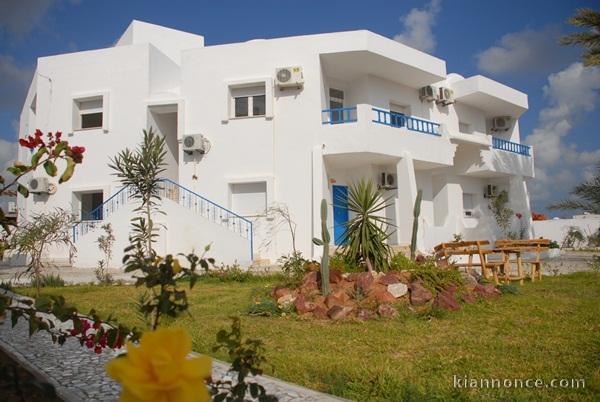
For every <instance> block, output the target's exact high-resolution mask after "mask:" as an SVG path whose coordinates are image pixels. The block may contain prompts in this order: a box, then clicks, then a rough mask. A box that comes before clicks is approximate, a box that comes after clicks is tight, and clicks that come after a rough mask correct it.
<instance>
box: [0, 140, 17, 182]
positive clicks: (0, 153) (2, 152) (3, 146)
mask: <svg viewBox="0 0 600 402" xmlns="http://www.w3.org/2000/svg"><path fill="white" fill-rule="evenodd" d="M16 155H17V143H16V142H15V141H7V140H5V139H3V138H0V170H1V173H0V175H2V176H4V177H6V176H7V175H10V173H8V172H6V168H7V167H9V166H12V164H13V163H14V162H15V158H16Z"/></svg>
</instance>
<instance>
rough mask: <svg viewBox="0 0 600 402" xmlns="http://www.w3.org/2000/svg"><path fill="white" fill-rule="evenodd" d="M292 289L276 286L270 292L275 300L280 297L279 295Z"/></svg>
mask: <svg viewBox="0 0 600 402" xmlns="http://www.w3.org/2000/svg"><path fill="white" fill-rule="evenodd" d="M291 293H292V290H291V289H290V288H286V287H283V286H276V287H275V289H273V292H272V293H271V295H272V296H273V298H274V299H275V300H278V299H280V298H281V297H283V296H285V295H287V294H291Z"/></svg>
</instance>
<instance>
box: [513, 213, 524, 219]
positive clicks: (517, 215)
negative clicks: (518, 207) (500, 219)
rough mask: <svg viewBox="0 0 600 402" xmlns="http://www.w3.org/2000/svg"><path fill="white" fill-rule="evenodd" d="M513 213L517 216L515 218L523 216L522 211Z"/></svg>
mask: <svg viewBox="0 0 600 402" xmlns="http://www.w3.org/2000/svg"><path fill="white" fill-rule="evenodd" d="M515 215H516V217H517V218H519V219H521V218H522V217H523V214H522V213H520V212H517V213H516V214H515Z"/></svg>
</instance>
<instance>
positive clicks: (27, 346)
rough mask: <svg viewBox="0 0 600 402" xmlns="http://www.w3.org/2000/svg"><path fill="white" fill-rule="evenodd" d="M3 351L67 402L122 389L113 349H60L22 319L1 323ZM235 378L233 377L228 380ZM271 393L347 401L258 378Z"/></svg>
mask: <svg viewBox="0 0 600 402" xmlns="http://www.w3.org/2000/svg"><path fill="white" fill-rule="evenodd" d="M0 348H2V349H3V350H5V351H6V352H7V353H8V354H9V355H10V356H11V357H13V358H14V359H15V360H17V361H18V362H19V363H21V364H23V365H24V366H25V368H27V369H29V370H30V371H34V372H36V373H37V374H39V375H41V376H43V377H44V378H46V379H47V381H48V382H49V383H51V384H52V385H53V386H54V387H55V388H56V391H57V393H58V395H59V396H60V397H61V398H62V399H64V400H65V401H78V402H79V401H89V402H99V401H116V400H117V399H118V395H119V392H120V386H119V384H117V383H116V382H114V381H112V380H111V379H110V378H109V377H107V376H106V374H105V371H104V365H105V364H106V363H107V362H108V361H109V360H110V359H111V358H112V357H114V356H115V352H114V351H111V350H109V349H106V350H104V352H103V353H102V354H99V355H98V354H96V353H94V352H93V351H91V350H89V349H87V348H86V347H82V346H80V344H79V342H78V341H77V340H75V339H67V342H66V343H65V344H64V345H62V346H59V345H57V344H53V343H52V339H50V336H48V334H47V333H37V334H35V335H33V336H32V337H31V338H30V337H29V334H28V330H27V324H26V322H25V321H23V320H20V321H19V323H18V324H17V326H16V327H15V328H11V324H10V319H7V320H6V321H5V322H4V323H3V324H0ZM228 367H229V366H228V365H227V364H226V363H223V362H220V361H216V360H215V361H213V378H215V379H218V378H223V377H229V376H228V375H227V369H228ZM228 379H232V378H228ZM256 382H258V383H260V384H262V385H263V386H264V387H265V389H266V390H267V392H269V393H270V394H273V395H276V396H277V397H278V398H279V400H280V401H281V402H292V401H294V402H295V401H311V402H312V401H323V402H328V401H332V402H333V401H343V399H340V398H336V397H334V396H331V395H327V394H322V393H319V392H316V391H312V390H309V389H307V388H303V387H300V386H298V385H294V384H290V383H286V382H284V381H280V380H277V379H275V378H271V377H268V376H260V377H257V378H256Z"/></svg>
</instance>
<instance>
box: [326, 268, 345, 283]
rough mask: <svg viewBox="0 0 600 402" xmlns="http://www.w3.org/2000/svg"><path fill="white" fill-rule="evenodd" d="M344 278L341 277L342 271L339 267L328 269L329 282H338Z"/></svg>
mask: <svg viewBox="0 0 600 402" xmlns="http://www.w3.org/2000/svg"><path fill="white" fill-rule="evenodd" d="M343 279H344V278H343V277H342V271H340V270H339V269H332V270H331V271H329V282H330V283H340V282H341V281H342V280H343Z"/></svg>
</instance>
